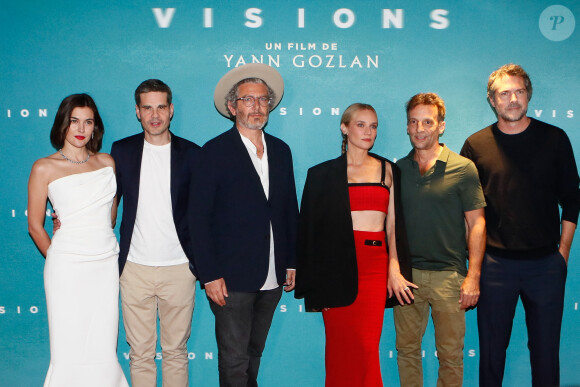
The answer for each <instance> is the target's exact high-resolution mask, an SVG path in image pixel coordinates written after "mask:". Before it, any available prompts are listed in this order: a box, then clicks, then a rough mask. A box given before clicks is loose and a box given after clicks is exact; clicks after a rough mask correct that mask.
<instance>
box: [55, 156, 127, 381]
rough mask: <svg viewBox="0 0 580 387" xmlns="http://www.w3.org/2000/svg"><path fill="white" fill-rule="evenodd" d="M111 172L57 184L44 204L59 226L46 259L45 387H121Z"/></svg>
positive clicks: (70, 178) (88, 174)
mask: <svg viewBox="0 0 580 387" xmlns="http://www.w3.org/2000/svg"><path fill="white" fill-rule="evenodd" d="M115 191H116V182H115V174H114V172H113V169H112V168H111V167H105V168H102V169H98V170H96V171H92V172H85V173H79V174H74V175H69V176H65V177H63V178H60V179H57V180H55V181H53V182H51V183H50V184H49V185H48V197H49V199H50V202H51V203H52V206H53V208H54V209H55V211H56V212H57V214H58V217H59V219H60V221H61V227H60V229H59V230H58V231H56V232H55V234H54V236H53V238H52V242H51V245H50V247H49V249H48V252H47V256H46V264H45V267H44V287H45V292H46V304H47V313H48V327H49V332H50V367H49V369H48V373H47V375H46V379H45V382H44V386H45V387H80V386H82V387H93V386H94V387H123V386H128V384H127V380H126V378H125V375H124V374H123V371H122V369H121V366H120V364H119V361H118V359H117V337H118V328H119V304H118V302H119V269H118V263H117V256H118V252H119V247H118V244H117V239H116V238H115V234H114V233H113V230H112V229H111V206H112V202H113V198H114V196H115Z"/></svg>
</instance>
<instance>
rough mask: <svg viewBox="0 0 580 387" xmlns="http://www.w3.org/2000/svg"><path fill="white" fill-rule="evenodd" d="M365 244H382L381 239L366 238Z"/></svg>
mask: <svg viewBox="0 0 580 387" xmlns="http://www.w3.org/2000/svg"><path fill="white" fill-rule="evenodd" d="M365 245H367V246H382V245H383V241H378V240H375V239H366V240H365Z"/></svg>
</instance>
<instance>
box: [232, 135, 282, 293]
mask: <svg viewBox="0 0 580 387" xmlns="http://www.w3.org/2000/svg"><path fill="white" fill-rule="evenodd" d="M261 132H262V144H264V153H263V154H262V158H261V159H260V158H259V157H258V148H256V146H255V145H254V144H253V143H252V141H250V139H249V138H247V137H244V136H243V135H242V134H241V133H240V137H241V138H242V142H243V143H244V145H245V146H246V150H247V151H248V154H249V155H250V159H252V164H254V168H256V172H257V173H258V176H259V177H260V182H262V188H263V189H264V194H265V195H266V199H269V196H270V175H269V168H268V149H267V148H266V139H265V136H264V131H261ZM238 133H239V131H238ZM277 287H278V280H277V278H276V260H275V259H274V231H273V230H272V222H270V258H269V263H268V276H267V277H266V282H264V285H263V286H262V288H261V289H260V290H271V289H276V288H277Z"/></svg>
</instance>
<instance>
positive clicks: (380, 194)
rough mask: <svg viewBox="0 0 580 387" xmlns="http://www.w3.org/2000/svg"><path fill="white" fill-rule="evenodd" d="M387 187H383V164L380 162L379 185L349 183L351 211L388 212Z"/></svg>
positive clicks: (388, 192) (388, 193)
mask: <svg viewBox="0 0 580 387" xmlns="http://www.w3.org/2000/svg"><path fill="white" fill-rule="evenodd" d="M390 194H391V193H390V191H389V187H387V186H386V185H385V163H384V162H381V182H380V183H349V184H348V196H349V197H350V210H351V211H369V210H370V211H381V212H384V213H385V214H386V213H388V212H389V195H390Z"/></svg>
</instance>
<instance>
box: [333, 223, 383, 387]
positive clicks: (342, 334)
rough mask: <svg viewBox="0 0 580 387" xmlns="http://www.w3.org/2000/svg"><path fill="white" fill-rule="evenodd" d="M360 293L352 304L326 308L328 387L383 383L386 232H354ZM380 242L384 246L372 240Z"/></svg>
mask: <svg viewBox="0 0 580 387" xmlns="http://www.w3.org/2000/svg"><path fill="white" fill-rule="evenodd" d="M354 240H355V247H356V257H357V267H358V293H357V297H356V300H355V301H354V303H353V304H351V305H348V306H345V307H340V308H331V309H329V310H326V311H323V312H322V316H323V319H324V327H325V331H326V362H325V363H326V387H340V386H345V387H353V386H357V387H359V386H360V387H375V386H382V385H383V381H382V377H381V365H380V361H379V342H380V340H381V331H382V328H383V317H384V313H385V302H386V298H387V278H388V277H387V274H388V257H387V249H386V246H385V232H384V231H382V232H368V231H354ZM365 241H381V242H382V243H381V246H373V245H372V242H367V243H366V244H365ZM338 285H339V286H340V284H338Z"/></svg>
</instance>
